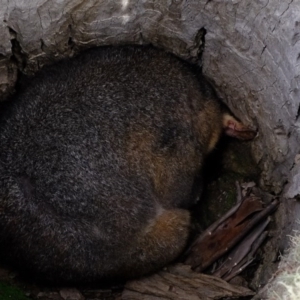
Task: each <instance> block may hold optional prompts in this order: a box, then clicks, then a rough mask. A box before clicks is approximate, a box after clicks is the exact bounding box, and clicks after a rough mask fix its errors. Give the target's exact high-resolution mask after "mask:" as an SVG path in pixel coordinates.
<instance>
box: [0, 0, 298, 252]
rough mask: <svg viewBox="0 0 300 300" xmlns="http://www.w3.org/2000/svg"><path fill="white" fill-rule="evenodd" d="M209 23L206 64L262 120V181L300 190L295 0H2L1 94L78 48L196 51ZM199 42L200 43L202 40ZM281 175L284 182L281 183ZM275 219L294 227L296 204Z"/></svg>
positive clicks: (191, 54) (249, 117) (246, 112)
mask: <svg viewBox="0 0 300 300" xmlns="http://www.w3.org/2000/svg"><path fill="white" fill-rule="evenodd" d="M201 28H205V29H206V30H207V34H206V36H205V51H204V55H203V71H204V73H206V74H207V75H208V76H210V77H211V78H212V79H213V81H214V82H215V84H216V86H217V87H218V90H219V91H220V92H221V94H222V95H223V98H224V101H225V102H226V103H228V105H229V106H230V108H231V109H232V110H233V112H234V113H235V114H236V115H237V116H238V117H240V118H241V119H242V121H243V122H244V123H248V124H254V125H256V126H257V127H258V128H259V136H258V137H257V138H256V140H255V141H254V142H253V143H252V147H253V153H254V156H255V158H256V161H257V162H258V163H259V165H260V167H261V168H262V177H261V184H262V186H264V187H265V188H267V189H269V190H271V191H273V192H274V193H277V194H278V193H280V192H283V196H284V197H285V198H287V199H292V198H295V197H297V196H299V195H300V176H299V173H300V163H299V157H298V156H299V155H298V151H299V143H300V131H299V126H300V118H299V111H300V63H299V62H300V50H299V43H300V1H297V0H273V1H269V0H254V1H251V2H249V1H242V0H232V1H223V0H213V1H207V0H202V1H193V0H174V1H154V0H119V1H109V0H101V1H99V0H91V1H82V0H72V1H71V0H30V1H28V0H18V1H9V0H0V40H1V43H0V98H2V99H4V98H6V97H7V96H8V95H9V94H10V93H11V92H12V91H13V89H14V85H15V82H16V80H17V73H18V72H24V73H27V74H32V73H34V72H35V71H36V70H37V69H39V68H40V67H41V66H42V65H44V64H46V63H50V62H53V61H54V60H58V59H61V58H63V57H68V56H71V55H74V54H75V53H77V52H78V51H81V50H82V49H84V48H89V47H94V46H100V45H108V44H123V43H127V44H128V43H135V44H140V43H144V44H147V43H152V44H154V45H156V46H159V47H163V48H164V49H166V50H168V51H171V52H173V53H175V54H177V55H179V56H180V57H182V58H184V59H189V60H194V59H195V58H196V57H197V55H198V53H197V51H198V50H197V49H198V48H199V46H200V45H201V41H202V40H201V38H200V39H199V30H200V29H201ZM200 48H201V47H200ZM286 183H287V184H286ZM280 212H281V214H280V215H279V216H280V217H278V222H281V223H282V225H283V226H285V228H286V229H285V232H283V235H282V237H278V242H277V244H278V245H284V246H286V243H287V239H286V238H285V237H284V236H285V234H286V233H289V232H291V231H292V230H293V229H295V228H296V229H297V228H298V229H299V225H298V223H297V222H296V220H297V219H298V215H299V213H300V204H299V203H297V202H292V201H290V200H287V201H285V202H284V205H283V206H282V207H281V209H280Z"/></svg>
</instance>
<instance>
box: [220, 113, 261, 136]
mask: <svg viewBox="0 0 300 300" xmlns="http://www.w3.org/2000/svg"><path fill="white" fill-rule="evenodd" d="M223 129H224V132H225V134H226V135H229V136H232V137H235V138H237V139H239V140H252V139H253V138H255V136H256V134H257V131H256V130H253V128H250V127H247V126H245V125H244V124H243V123H241V122H240V121H238V120H237V119H236V118H235V117H233V116H231V115H230V114H228V113H224V114H223Z"/></svg>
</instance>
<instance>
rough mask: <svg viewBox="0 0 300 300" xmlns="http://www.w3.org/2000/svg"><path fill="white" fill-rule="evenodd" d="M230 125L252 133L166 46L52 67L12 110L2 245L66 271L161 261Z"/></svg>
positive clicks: (19, 260)
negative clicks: (211, 154)
mask: <svg viewBox="0 0 300 300" xmlns="http://www.w3.org/2000/svg"><path fill="white" fill-rule="evenodd" d="M223 128H226V130H227V132H228V133H229V134H231V135H232V134H236V133H238V134H236V135H237V136H238V137H240V138H248V137H249V136H248V134H249V132H247V130H246V129H245V127H243V125H242V124H241V123H239V122H238V121H236V120H235V119H234V118H233V117H231V116H230V115H229V114H228V113H224V110H223V109H222V107H221V104H220V101H219V99H218V97H217V95H216V93H215V91H214V90H213V88H212V87H211V85H210V84H209V83H208V81H207V80H206V79H205V78H204V76H203V75H201V73H200V72H199V70H198V69H197V67H196V66H192V65H190V64H188V63H186V62H184V61H182V60H180V59H179V58H177V57H175V56H174V55H172V54H169V53H166V52H164V51H162V50H158V49H155V48H152V47H142V46H126V47H125V46H123V47H102V48H96V49H93V50H89V51H87V52H85V53H83V54H81V55H79V56H78V57H76V58H72V59H69V60H65V61H61V62H59V63H57V64H55V65H53V66H51V67H47V68H44V69H43V70H42V71H40V72H39V73H38V74H37V75H36V76H35V77H34V78H33V79H32V80H31V81H30V83H29V85H28V86H26V87H24V88H22V89H21V91H19V93H18V94H16V95H15V96H14V99H12V101H11V102H10V104H9V107H8V108H6V109H5V110H4V111H2V117H1V127H0V141H1V151H0V245H1V246H0V248H1V252H2V255H5V256H6V258H9V259H10V260H11V261H13V262H14V263H15V264H17V265H18V266H19V267H22V268H25V270H27V271H31V272H33V273H35V274H38V276H39V277H42V278H45V279H47V280H57V281H81V282H83V281H85V282H86V281H95V280H114V279H127V278H131V277H137V276H140V275H143V274H146V273H149V272H152V271H155V270H157V269H159V268H161V267H162V266H164V265H166V264H167V263H169V262H171V261H172V260H174V259H175V258H176V257H178V255H179V254H180V253H181V252H182V251H183V249H184V247H185V245H186V242H187V239H188V235H189V226H190V215H189V212H188V210H187V208H189V207H190V206H191V204H193V203H194V201H195V199H194V197H193V193H192V190H193V187H194V181H195V178H196V177H197V176H198V175H199V173H200V172H201V168H202V165H203V161H204V159H205V157H206V155H207V153H209V152H210V151H211V150H212V149H213V148H214V146H215V144H216V143H217V141H218V139H219V136H220V135H221V132H222V130H223ZM243 134H244V135H243Z"/></svg>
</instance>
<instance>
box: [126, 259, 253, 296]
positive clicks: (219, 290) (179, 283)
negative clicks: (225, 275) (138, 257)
mask: <svg viewBox="0 0 300 300" xmlns="http://www.w3.org/2000/svg"><path fill="white" fill-rule="evenodd" d="M251 295H254V293H253V292H252V291H251V290H249V289H247V288H244V287H239V286H235V285H231V284H229V283H227V282H226V281H224V280H222V279H220V278H218V277H213V276H209V275H205V274H199V273H196V272H193V271H192V270H191V268H190V267H189V266H187V265H183V264H176V265H174V266H170V267H168V268H166V269H165V270H163V271H160V272H159V273H157V274H154V275H152V276H149V277H145V278H142V279H140V280H135V281H130V282H128V283H127V284H126V285H125V290H124V292H123V294H122V298H121V299H122V300H158V299H159V300H164V299H165V300H170V299H172V300H179V299H180V300H183V299H189V300H204V299H205V300H211V299H222V298H224V297H233V298H236V297H244V296H251Z"/></svg>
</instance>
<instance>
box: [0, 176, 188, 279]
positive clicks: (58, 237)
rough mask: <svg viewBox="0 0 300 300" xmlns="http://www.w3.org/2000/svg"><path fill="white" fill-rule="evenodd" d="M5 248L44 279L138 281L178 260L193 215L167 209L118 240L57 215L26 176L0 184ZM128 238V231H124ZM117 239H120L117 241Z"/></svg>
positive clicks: (0, 222)
mask: <svg viewBox="0 0 300 300" xmlns="http://www.w3.org/2000/svg"><path fill="white" fill-rule="evenodd" d="M0 197H1V201H0V244H1V250H0V251H3V252H4V253H5V257H6V258H7V257H8V258H10V260H11V261H12V262H14V263H15V264H17V265H18V266H19V267H21V268H23V269H25V271H26V272H28V271H30V272H32V273H33V274H38V276H39V278H42V279H46V280H50V281H59V282H63V281H66V282H78V281H80V282H85V281H88V282H90V281H95V280H115V279H127V278H132V277H137V276H140V275H144V274H147V273H149V272H152V271H155V270H157V269H159V268H161V267H163V266H164V265H166V264H167V263H169V262H171V261H172V260H174V259H175V258H176V257H177V256H178V255H179V254H180V253H181V252H182V251H183V249H184V247H185V245H186V241H187V239H188V235H189V226H190V216H189V212H188V211H186V210H182V209H171V210H164V209H162V210H161V211H160V212H159V213H158V214H156V215H155V217H153V218H152V219H151V220H149V221H148V222H146V224H144V225H142V226H141V227H140V229H139V231H138V232H135V234H134V235H131V236H129V237H128V239H127V240H126V242H124V239H123V241H121V242H120V241H119V240H118V236H120V233H119V232H110V235H111V236H112V237H111V236H110V237H109V236H107V235H104V234H103V230H102V228H98V227H97V226H98V225H97V223H96V222H94V221H88V220H85V219H82V218H71V217H68V216H62V215H58V214H57V212H56V211H55V209H54V208H53V207H51V206H50V205H49V204H47V203H45V202H43V201H42V200H40V201H38V200H36V199H34V194H33V192H32V187H31V183H30V179H29V178H28V177H26V176H19V177H17V179H16V178H12V177H6V178H3V177H2V178H1V180H0ZM123 230H124V232H123V234H124V235H126V234H127V231H128V230H127V229H126V228H124V229H123ZM114 236H115V240H114V239H113V237H114Z"/></svg>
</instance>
